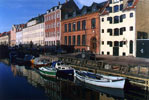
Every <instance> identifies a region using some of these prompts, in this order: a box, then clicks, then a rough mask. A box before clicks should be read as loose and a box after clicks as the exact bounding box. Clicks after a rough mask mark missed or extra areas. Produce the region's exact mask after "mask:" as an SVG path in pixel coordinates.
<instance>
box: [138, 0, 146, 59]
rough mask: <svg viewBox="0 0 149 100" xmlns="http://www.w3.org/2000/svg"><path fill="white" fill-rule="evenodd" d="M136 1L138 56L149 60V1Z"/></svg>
mask: <svg viewBox="0 0 149 100" xmlns="http://www.w3.org/2000/svg"><path fill="white" fill-rule="evenodd" d="M136 1H138V3H137V6H136V35H137V36H136V38H137V46H136V47H137V55H136V56H137V57H146V58H149V27H148V26H149V11H148V10H149V6H148V5H149V0H136Z"/></svg>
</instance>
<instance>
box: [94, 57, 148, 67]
mask: <svg viewBox="0 0 149 100" xmlns="http://www.w3.org/2000/svg"><path fill="white" fill-rule="evenodd" d="M96 57H97V59H98V60H103V61H105V62H107V63H111V64H120V65H141V66H149V59H147V58H135V57H125V56H120V57H118V56H106V55H97V56H96Z"/></svg>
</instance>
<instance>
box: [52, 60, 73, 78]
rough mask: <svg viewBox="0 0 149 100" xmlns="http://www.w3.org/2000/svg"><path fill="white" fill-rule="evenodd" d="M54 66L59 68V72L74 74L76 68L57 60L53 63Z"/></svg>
mask: <svg viewBox="0 0 149 100" xmlns="http://www.w3.org/2000/svg"><path fill="white" fill-rule="evenodd" d="M52 67H54V68H56V69H57V74H65V75H73V74H74V69H73V68H72V67H70V66H68V65H65V64H64V63H63V62H61V61H55V62H53V63H52Z"/></svg>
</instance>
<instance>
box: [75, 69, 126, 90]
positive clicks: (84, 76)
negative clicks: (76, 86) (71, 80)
mask: <svg viewBox="0 0 149 100" xmlns="http://www.w3.org/2000/svg"><path fill="white" fill-rule="evenodd" d="M75 76H76V78H77V79H79V80H80V81H82V82H85V83H88V84H92V85H95V86H101V87H109V88H119V89H123V88H124V85H125V78H124V77H117V76H106V75H102V74H94V73H91V72H87V71H75Z"/></svg>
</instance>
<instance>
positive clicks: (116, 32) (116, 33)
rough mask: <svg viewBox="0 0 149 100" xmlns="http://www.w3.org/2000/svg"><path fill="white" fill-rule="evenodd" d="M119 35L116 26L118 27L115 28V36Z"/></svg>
mask: <svg viewBox="0 0 149 100" xmlns="http://www.w3.org/2000/svg"><path fill="white" fill-rule="evenodd" d="M118 35H119V29H118V28H116V29H114V36H118Z"/></svg>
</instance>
